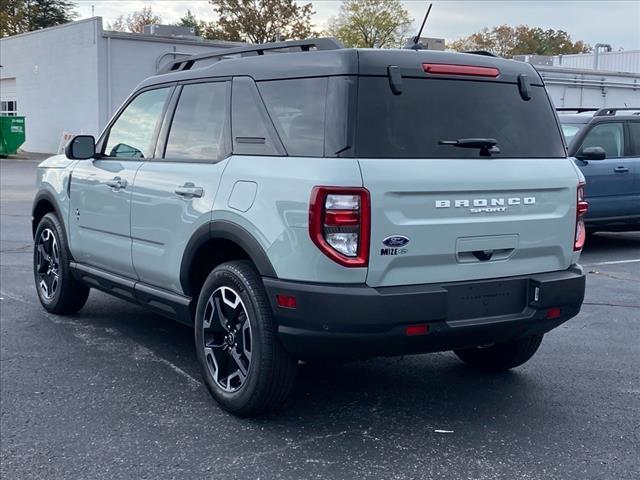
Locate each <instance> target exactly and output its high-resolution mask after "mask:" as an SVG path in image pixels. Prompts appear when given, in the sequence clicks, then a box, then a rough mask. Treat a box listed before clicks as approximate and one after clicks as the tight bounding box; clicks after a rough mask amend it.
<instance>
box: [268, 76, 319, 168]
mask: <svg viewBox="0 0 640 480" xmlns="http://www.w3.org/2000/svg"><path fill="white" fill-rule="evenodd" d="M327 83H328V78H327V77H323V78H302V79H295V80H272V81H266V82H259V83H258V89H259V90H260V94H261V95H262V98H263V99H264V103H265V105H266V106H267V110H268V111H269V115H271V118H272V120H273V122H274V124H275V126H276V130H277V131H278V134H279V135H280V138H281V139H282V142H283V143H284V145H285V148H286V149H287V153H288V154H289V155H299V156H305V157H322V156H323V154H324V119H325V104H326V99H327Z"/></svg>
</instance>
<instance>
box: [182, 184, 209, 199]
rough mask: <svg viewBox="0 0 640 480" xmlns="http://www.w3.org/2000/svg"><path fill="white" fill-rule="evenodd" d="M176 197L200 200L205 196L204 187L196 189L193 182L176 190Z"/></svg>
mask: <svg viewBox="0 0 640 480" xmlns="http://www.w3.org/2000/svg"><path fill="white" fill-rule="evenodd" d="M175 193H176V195H179V196H181V197H184V198H200V197H202V195H204V190H203V189H202V187H196V186H195V185H194V184H193V183H192V182H186V183H185V184H184V185H183V186H181V187H177V188H176V189H175Z"/></svg>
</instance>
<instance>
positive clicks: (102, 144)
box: [95, 82, 177, 162]
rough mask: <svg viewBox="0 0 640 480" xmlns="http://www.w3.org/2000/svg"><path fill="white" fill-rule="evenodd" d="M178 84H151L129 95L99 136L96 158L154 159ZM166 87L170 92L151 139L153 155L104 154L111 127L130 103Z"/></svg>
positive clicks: (121, 159) (122, 159)
mask: <svg viewBox="0 0 640 480" xmlns="http://www.w3.org/2000/svg"><path fill="white" fill-rule="evenodd" d="M176 85H177V83H176V82H171V83H161V84H158V85H151V86H149V87H145V88H141V89H140V90H136V91H135V92H133V93H132V94H131V95H129V97H128V98H127V99H126V100H125V102H124V103H123V104H122V105H121V106H120V108H119V109H118V110H117V111H116V113H115V114H114V115H113V117H111V120H109V123H108V124H107V126H106V127H105V128H104V130H103V131H102V133H101V134H100V137H99V138H98V141H97V142H96V156H95V158H96V159H100V160H114V159H117V160H118V161H137V162H140V161H142V162H144V161H147V160H151V159H153V158H154V157H155V152H156V150H157V142H158V136H159V134H160V130H161V128H162V119H164V116H165V114H166V111H167V108H168V106H169V104H170V103H171V99H172V98H173V96H174V94H175V89H176ZM164 88H168V89H169V92H168V94H167V99H166V100H165V102H164V105H163V107H162V113H160V119H161V122H160V123H159V125H156V128H155V130H154V132H153V137H152V141H151V147H152V151H153V153H152V155H151V156H150V157H146V158H133V157H111V156H109V155H105V154H104V149H105V148H106V146H107V143H108V142H109V135H110V134H111V128H112V127H113V125H115V123H116V122H117V121H118V120H119V119H120V117H121V116H122V114H123V113H124V111H125V110H126V109H127V107H129V105H130V104H131V103H132V102H133V101H134V100H135V99H136V98H138V96H140V95H142V94H143V93H145V92H148V91H151V90H162V89H164Z"/></svg>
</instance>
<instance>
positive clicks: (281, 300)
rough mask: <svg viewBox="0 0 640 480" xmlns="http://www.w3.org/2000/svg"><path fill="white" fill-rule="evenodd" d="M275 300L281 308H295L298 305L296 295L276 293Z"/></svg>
mask: <svg viewBox="0 0 640 480" xmlns="http://www.w3.org/2000/svg"><path fill="white" fill-rule="evenodd" d="M276 302H278V306H279V307H282V308H291V309H293V308H296V307H297V306H298V301H297V300H296V297H293V296H291V295H276Z"/></svg>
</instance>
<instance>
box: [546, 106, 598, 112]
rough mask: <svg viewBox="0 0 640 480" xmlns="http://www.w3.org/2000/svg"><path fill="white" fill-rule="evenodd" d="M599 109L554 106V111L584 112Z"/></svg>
mask: <svg viewBox="0 0 640 480" xmlns="http://www.w3.org/2000/svg"><path fill="white" fill-rule="evenodd" d="M598 110H600V109H599V108H584V107H573V108H572V107H561V108H556V112H575V113H584V112H597V111H598Z"/></svg>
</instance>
